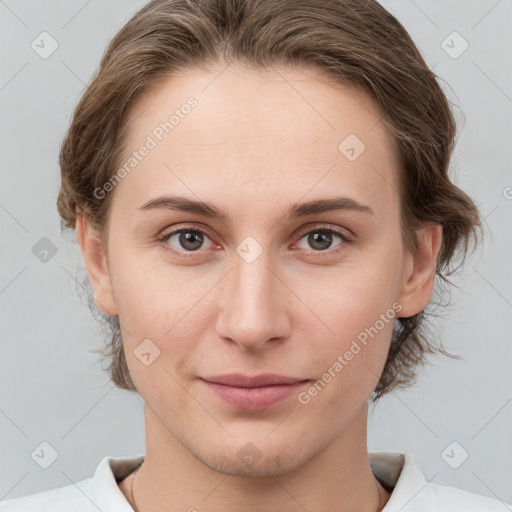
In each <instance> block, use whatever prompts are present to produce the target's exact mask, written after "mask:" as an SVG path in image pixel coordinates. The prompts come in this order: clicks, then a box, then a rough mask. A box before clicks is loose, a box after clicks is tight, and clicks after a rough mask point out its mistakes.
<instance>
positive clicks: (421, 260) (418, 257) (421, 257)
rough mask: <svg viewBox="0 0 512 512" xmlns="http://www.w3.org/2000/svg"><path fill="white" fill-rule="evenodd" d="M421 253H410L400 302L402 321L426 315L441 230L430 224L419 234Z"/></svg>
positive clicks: (421, 229) (407, 256)
mask: <svg viewBox="0 0 512 512" xmlns="http://www.w3.org/2000/svg"><path fill="white" fill-rule="evenodd" d="M416 237H417V240H418V251H417V252H416V253H415V254H413V253H411V252H409V251H408V252H407V255H406V259H407V261H406V264H405V265H404V273H403V276H402V277H403V280H402V283H403V284H402V288H401V291H400V295H399V298H398V301H399V302H400V304H402V310H401V311H400V315H398V316H400V317H404V318H406V317H410V316H413V315H415V314H417V313H419V312H420V311H423V310H424V309H425V307H426V306H427V304H428V303H429V302H430V299H431V297H432V293H433V291H434V283H435V277H436V269H437V256H438V254H439V249H440V248H441V241H442V226H440V225H439V224H431V225H428V226H425V227H423V228H420V229H418V230H417V231H416Z"/></svg>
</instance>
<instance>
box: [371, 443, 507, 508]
mask: <svg viewBox="0 0 512 512" xmlns="http://www.w3.org/2000/svg"><path fill="white" fill-rule="evenodd" d="M369 460H370V465H371V467H372V470H373V473H374V474H375V476H376V477H377V478H378V479H379V481H380V482H381V483H382V484H383V485H385V486H388V487H391V488H392V489H393V490H392V492H391V496H390V498H389V501H388V502H387V503H386V506H385V507H384V508H383V509H382V512H396V511H397V510H400V511H401V512H430V511H432V512H507V511H508V512H510V511H511V510H512V508H511V507H509V505H507V503H505V502H503V501H500V500H497V499H493V498H488V497H486V496H481V495H479V494H475V493H473V492H469V491H466V490H463V489H458V488H456V487H448V486H444V485H438V484H433V483H431V482H429V481H427V480H426V479H425V476H424V475H423V473H422V471H421V470H420V468H419V466H418V465H417V464H416V462H415V460H414V458H413V456H412V455H411V454H409V453H387V452H374V453H370V454H369Z"/></svg>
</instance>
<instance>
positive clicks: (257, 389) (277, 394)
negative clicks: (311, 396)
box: [201, 373, 309, 410]
mask: <svg viewBox="0 0 512 512" xmlns="http://www.w3.org/2000/svg"><path fill="white" fill-rule="evenodd" d="M201 380H202V381H203V382H204V383H205V384H206V386H207V387H208V388H209V389H211V390H212V391H213V392H214V393H215V394H217V395H218V396H220V397H221V398H223V399H224V400H225V401H226V402H228V403H230V404H231V405H234V406H235V407H238V408H239V409H245V410H261V409H266V408H268V407H271V406H273V405H275V404H277V403H279V402H282V401H283V400H285V399H286V398H289V397H290V396H292V395H294V394H295V393H297V392H298V390H299V389H300V388H301V387H303V386H304V385H306V384H307V383H308V382H309V379H296V378H293V377H286V376H284V375H277V374H270V373H267V374H262V375H255V376H246V375H242V374H239V373H237V374H229V375H217V376H213V377H204V378H202V379H201Z"/></svg>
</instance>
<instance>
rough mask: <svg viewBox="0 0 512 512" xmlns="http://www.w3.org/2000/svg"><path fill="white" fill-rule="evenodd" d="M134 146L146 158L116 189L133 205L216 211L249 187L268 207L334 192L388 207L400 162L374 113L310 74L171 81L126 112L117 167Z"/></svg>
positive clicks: (350, 93)
mask: <svg viewBox="0 0 512 512" xmlns="http://www.w3.org/2000/svg"><path fill="white" fill-rule="evenodd" d="M191 105H193V106H191ZM149 140H151V143H150V144H148V141H149ZM143 145H146V146H151V149H150V150H149V151H145V153H146V154H145V156H144V157H143V159H140V161H139V162H138V163H137V166H136V167H134V172H130V176H129V178H128V179H125V180H123V182H122V183H121V184H120V185H118V188H126V189H127V192H130V193H131V196H132V198H133V199H134V200H137V201H138V202H139V203H140V204H142V202H143V201H144V200H147V199H150V198H151V197H152V196H154V195H155V194H156V193H163V192H166V191H168V190H166V189H168V188H171V189H172V192H176V191H177V189H180V190H179V192H183V193H184V194H186V195H189V196H190V195H191V193H192V194H194V193H197V194H196V195H199V196H201V199H205V200H209V201H210V202H212V203H215V202H217V201H216V200H215V199H216V198H219V199H220V198H221V196H222V194H223V193H224V192H226V191H230V192H231V193H233V192H234V191H238V192H239V193H240V197H241V198H242V200H243V199H244V197H243V195H244V193H245V192H248V191H249V188H248V187H250V193H251V194H252V195H251V198H252V199H254V197H255V194H260V195H263V196H266V198H267V202H266V203H265V202H264V201H263V202H262V204H266V206H267V207H268V206H270V204H269V203H268V198H269V194H270V195H272V193H275V194H279V192H280V193H281V195H282V193H283V192H286V195H287V197H288V199H289V200H291V199H295V200H298V199H300V197H301V196H303V195H304V194H306V193H308V194H310V195H311V194H314V192H317V194H316V197H318V196H321V195H324V194H327V193H330V192H332V191H333V190H336V191H337V192H339V193H340V194H342V193H344V192H347V194H351V195H352V196H356V197H355V198H356V199H361V200H362V199H367V200H368V199H371V200H372V201H373V202H374V204H375V205H376V206H377V209H378V207H379V204H382V206H383V207H384V206H385V203H386V202H389V200H391V199H393V200H395V202H396V199H397V190H398V176H397V174H398V167H399V162H398V157H397V153H396V148H395V142H394V140H393V138H392V136H391V134H390V133H389V131H388V129H387V128H386V127H385V125H384V123H383V122H382V112H381V111H380V109H379V108H378V106H377V105H376V103H375V102H374V101H373V100H372V99H371V98H370V97H369V96H368V95H367V94H366V93H364V92H362V91H360V90H358V89H357V88H355V87H352V86H348V85H343V84H339V83H334V82H333V79H332V78H331V79H327V78H326V77H325V75H321V74H320V72H319V71H318V70H316V69H314V68H307V69H306V68H303V69H291V68H287V67H275V68H273V69H271V70H267V71H260V70H254V69H248V68H245V67H242V66H239V65H231V66H229V67H227V68H218V69H216V70H212V71H205V70H196V69H187V70H182V71H180V72H177V73H174V74H172V75H170V76H168V77H166V78H165V79H164V80H162V81H160V82H159V83H158V84H157V85H156V86H154V87H152V88H150V89H149V90H148V91H147V92H146V93H145V94H144V95H143V96H142V97H141V98H139V100H138V101H137V102H136V104H135V105H134V107H133V108H132V110H131V112H130V115H129V119H128V136H127V141H126V148H127V150H126V152H125V155H124V161H125V162H126V161H128V159H129V158H130V155H131V154H132V152H133V151H137V149H138V148H140V147H142V146H143ZM171 171H172V172H171ZM118 192H119V190H118V191H117V192H116V193H118ZM204 196H209V197H204ZM357 196H359V197H357ZM140 204H139V205H140Z"/></svg>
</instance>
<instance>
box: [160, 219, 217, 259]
mask: <svg viewBox="0 0 512 512" xmlns="http://www.w3.org/2000/svg"><path fill="white" fill-rule="evenodd" d="M205 239H207V240H210V238H209V237H208V236H207V235H206V233H205V232H204V231H202V230H200V229H197V228H192V227H184V228H181V229H177V230H174V231H170V232H167V233H165V234H164V235H162V236H161V237H160V238H159V241H161V242H163V243H164V246H165V248H166V249H167V250H169V251H171V252H172V253H174V254H177V255H179V256H183V257H185V258H187V257H190V256H192V255H188V254H186V253H187V252H197V251H199V250H200V249H201V248H203V245H204V241H205ZM210 241H211V240H210Z"/></svg>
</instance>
